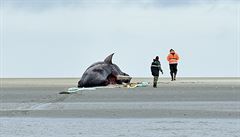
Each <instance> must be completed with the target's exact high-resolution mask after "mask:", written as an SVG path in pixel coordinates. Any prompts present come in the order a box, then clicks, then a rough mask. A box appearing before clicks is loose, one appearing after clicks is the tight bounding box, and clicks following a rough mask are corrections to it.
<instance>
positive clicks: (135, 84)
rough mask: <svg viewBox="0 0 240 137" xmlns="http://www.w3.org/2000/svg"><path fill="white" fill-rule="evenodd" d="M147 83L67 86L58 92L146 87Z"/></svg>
mask: <svg viewBox="0 0 240 137" xmlns="http://www.w3.org/2000/svg"><path fill="white" fill-rule="evenodd" d="M148 85H150V83H148V82H138V83H130V84H123V85H109V86H104V87H90V88H88V87H87V88H86V87H82V88H78V87H71V88H68V90H67V91H65V92H60V93H62V94H64V93H69V94H71V93H76V92H78V91H87V90H96V89H98V88H136V87H147V86H148Z"/></svg>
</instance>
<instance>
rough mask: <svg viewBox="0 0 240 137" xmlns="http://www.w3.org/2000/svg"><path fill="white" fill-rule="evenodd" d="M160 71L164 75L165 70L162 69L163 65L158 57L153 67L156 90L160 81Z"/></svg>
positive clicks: (154, 60)
mask: <svg viewBox="0 0 240 137" xmlns="http://www.w3.org/2000/svg"><path fill="white" fill-rule="evenodd" d="M159 71H161V72H162V74H163V70H162V68H161V63H160V61H159V57H158V56H156V58H155V59H153V62H152V65H151V72H152V75H153V87H154V88H156V87H157V81H158V77H159Z"/></svg>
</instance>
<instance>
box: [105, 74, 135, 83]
mask: <svg viewBox="0 0 240 137" xmlns="http://www.w3.org/2000/svg"><path fill="white" fill-rule="evenodd" d="M131 79H132V77H130V76H126V75H117V76H116V75H113V74H110V75H109V76H108V77H107V81H108V84H122V83H129V82H130V81H131Z"/></svg>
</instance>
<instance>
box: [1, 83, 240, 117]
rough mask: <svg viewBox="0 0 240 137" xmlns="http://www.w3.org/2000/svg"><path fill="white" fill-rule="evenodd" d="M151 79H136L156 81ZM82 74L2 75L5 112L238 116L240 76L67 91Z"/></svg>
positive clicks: (8, 114) (12, 114)
mask: <svg viewBox="0 0 240 137" xmlns="http://www.w3.org/2000/svg"><path fill="white" fill-rule="evenodd" d="M151 80H152V79H150V78H148V79H147V78H145V79H141V78H138V79H134V80H133V81H149V82H150V81H151ZM77 81H78V79H1V91H0V97H1V98H0V103H1V105H0V116H2V117H17V116H18V117H21V116H23V117H80V118H82V117H84V118H85V117H90V118H101V117H103V118H129V117H130V118H131V117H133V118H136V117H138V118H169V117H170V118H171V117H181V118H216V117H220V118H238V117H239V116H240V79H234V78H228V79H227V78H218V79H215V78H208V79H207V78H205V79H204V78H201V79H197V78H192V79H190V78H185V79H184V78H182V79H179V80H178V81H174V82H170V81H169V79H160V81H159V84H158V88H157V89H154V88H152V87H151V86H148V87H138V88H134V89H128V88H99V89H96V90H90V91H79V92H77V93H75V94H67V95H62V94H59V92H61V91H66V90H67V89H68V88H69V87H73V86H75V85H76V83H77Z"/></svg>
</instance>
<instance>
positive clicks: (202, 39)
mask: <svg viewBox="0 0 240 137" xmlns="http://www.w3.org/2000/svg"><path fill="white" fill-rule="evenodd" d="M0 12H1V13H0V15H1V25H0V26H1V32H0V34H1V37H0V43H1V47H0V49H1V54H0V57H1V60H0V61H1V63H0V65H1V70H0V77H80V76H81V75H82V73H83V72H84V71H85V69H86V68H87V67H88V66H89V65H91V64H92V63H94V62H96V61H101V60H104V58H105V57H106V56H108V55H109V54H111V53H115V55H114V57H113V62H114V63H115V64H117V65H118V66H119V67H120V68H121V69H122V70H123V71H124V72H126V73H128V74H130V75H131V76H135V77H151V73H150V64H151V61H152V59H153V58H154V57H155V56H156V55H158V56H159V57H160V61H161V64H162V68H163V71H164V77H168V76H169V67H168V62H167V61H166V56H167V54H168V52H169V49H171V48H173V49H175V50H176V52H177V53H178V54H179V55H180V61H179V76H183V77H216V76H217V77H235V76H238V77H239V76H240V2H239V1H238V0H181V1H180V0H68V1H66V0H1V7H0Z"/></svg>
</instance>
